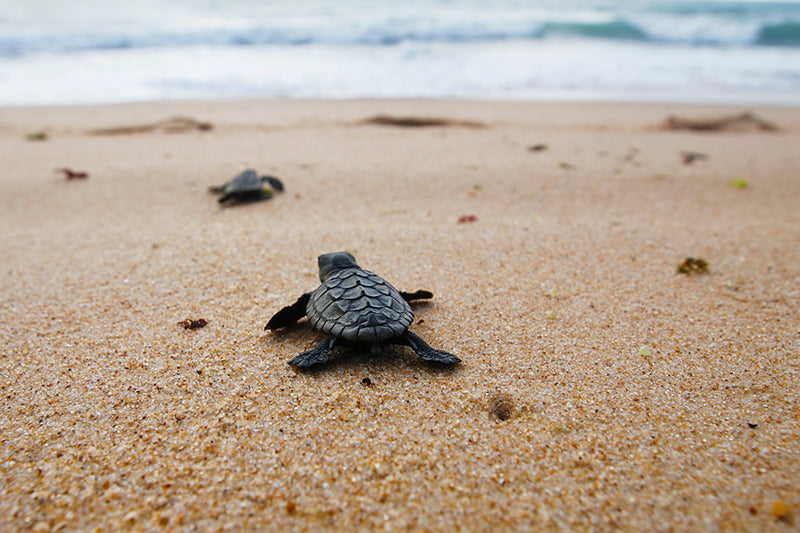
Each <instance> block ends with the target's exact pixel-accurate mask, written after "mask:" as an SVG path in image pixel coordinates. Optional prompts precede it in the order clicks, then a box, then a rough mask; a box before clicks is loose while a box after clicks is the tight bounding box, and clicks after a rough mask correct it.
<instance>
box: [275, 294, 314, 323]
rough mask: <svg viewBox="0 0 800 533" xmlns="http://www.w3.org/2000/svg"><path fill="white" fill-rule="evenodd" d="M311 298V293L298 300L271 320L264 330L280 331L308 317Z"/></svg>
mask: <svg viewBox="0 0 800 533" xmlns="http://www.w3.org/2000/svg"><path fill="white" fill-rule="evenodd" d="M309 298H311V293H310V292H307V293H305V294H304V295H302V296H301V297H300V298H298V299H297V301H296V302H295V303H293V304H292V305H287V306H286V307H284V308H283V309H281V310H280V311H278V312H277V313H275V314H274V315H272V318H270V319H269V322H267V325H266V326H264V329H279V328H285V327H286V326H288V325H289V324H294V323H295V322H297V321H298V320H300V319H301V318H303V317H304V316H306V305H307V304H308V299H309Z"/></svg>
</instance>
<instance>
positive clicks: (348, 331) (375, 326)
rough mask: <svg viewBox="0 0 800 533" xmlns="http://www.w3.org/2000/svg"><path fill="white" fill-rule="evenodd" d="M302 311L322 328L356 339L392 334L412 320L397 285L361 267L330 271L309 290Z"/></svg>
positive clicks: (377, 338) (373, 339)
mask: <svg viewBox="0 0 800 533" xmlns="http://www.w3.org/2000/svg"><path fill="white" fill-rule="evenodd" d="M306 315H308V318H309V320H310V321H311V324H312V325H313V326H314V327H315V328H317V329H319V330H321V331H322V332H324V333H327V334H329V335H333V336H335V337H341V338H343V339H347V340H350V341H359V342H381V341H384V340H386V339H390V338H392V337H396V336H398V335H401V334H402V333H403V332H405V331H406V330H407V329H408V326H410V325H411V322H412V321H413V320H414V314H413V313H412V312H411V307H410V306H409V305H408V303H406V301H405V300H403V297H402V296H400V293H399V292H397V289H395V288H394V287H392V286H391V285H389V283H388V282H386V280H384V279H383V278H381V277H380V276H378V275H376V274H373V273H372V272H369V271H368V270H363V269H361V268H344V269H341V270H337V271H336V272H334V273H333V274H331V275H330V277H328V278H327V279H326V280H325V281H324V282H322V285H320V286H319V287H318V288H317V289H316V290H315V291H314V292H313V293H312V294H311V298H309V300H308V305H307V306H306Z"/></svg>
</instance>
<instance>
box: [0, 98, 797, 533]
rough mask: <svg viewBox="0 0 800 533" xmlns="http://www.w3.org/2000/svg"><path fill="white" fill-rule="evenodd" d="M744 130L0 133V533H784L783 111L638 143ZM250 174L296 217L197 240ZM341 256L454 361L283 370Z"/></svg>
mask: <svg viewBox="0 0 800 533" xmlns="http://www.w3.org/2000/svg"><path fill="white" fill-rule="evenodd" d="M741 111H743V109H741V108H723V107H718V108H712V107H698V106H689V105H666V104H589V103H586V104H583V103H552V104H550V103H509V102H506V103H494V102H459V101H435V100H431V101H427V100H420V101H416V100H415V101H293V100H286V101H281V100H275V101H231V102H197V103H168V104H167V103H165V104H155V103H153V104H129V105H115V106H97V107H51V108H0V161H2V171H0V184H1V186H2V189H1V190H2V193H3V194H2V197H0V256H2V267H3V268H2V272H0V274H1V276H2V281H1V282H0V283H2V285H1V287H2V299H0V342H1V343H2V349H1V350H0V356H1V358H0V392H1V393H2V397H3V403H2V405H3V409H2V414H0V462H2V483H0V530H4V531H14V530H18V531H36V532H45V531H117V530H144V531H148V530H174V531H182V530H198V531H214V530H232V531H235V530H293V531H294V530H296V531H304V530H308V531H320V530H329V531H353V530H363V531H404V530H411V531H488V530H493V531H502V530H517V531H618V530H622V531H766V532H769V531H796V530H797V528H798V526H799V525H800V320H798V316H800V208H798V206H800V150H798V147H799V146H800V108H791V107H789V108H778V107H774V108H770V107H760V108H754V109H751V111H753V112H754V113H755V114H756V115H757V116H758V117H760V118H762V119H764V120H766V121H769V122H771V123H774V124H775V125H776V126H778V127H779V130H778V131H774V132H773V131H762V130H760V129H758V128H756V127H752V125H750V124H742V125H738V126H741V127H738V126H737V127H733V128H731V129H727V128H723V129H720V130H717V131H690V130H677V131H676V130H665V129H663V128H661V127H660V125H661V124H662V122H663V121H664V120H665V118H666V117H667V116H669V115H676V116H680V117H689V118H706V117H718V116H726V115H730V114H734V113H738V112H741ZM376 115H391V116H393V117H417V118H438V119H446V120H445V121H444V122H443V123H442V124H439V125H434V126H425V127H402V126H396V125H381V124H373V123H365V122H364V120H365V119H368V118H370V117H375V116H376ZM176 116H181V117H190V118H192V119H194V120H197V121H200V122H203V123H208V124H209V125H211V126H212V127H211V128H210V129H202V130H201V129H193V128H188V129H187V130H186V131H181V132H170V131H164V130H163V128H159V127H153V128H150V129H147V131H140V132H131V133H127V134H125V133H122V134H120V133H117V134H92V133H91V132H92V130H98V129H108V128H119V127H128V126H136V125H153V124H155V123H156V122H158V121H162V120H165V119H169V118H171V117H176ZM448 121H449V122H448ZM145 129H146V128H145ZM106 133H108V132H106ZM37 134H38V135H37ZM685 151H691V152H698V153H700V154H703V155H704V156H705V157H698V158H697V159H696V160H694V161H692V162H691V163H689V164H687V163H685V162H684V157H683V155H682V154H683V152H685ZM60 168H69V169H71V170H73V171H76V172H86V173H88V178H86V179H80V178H77V179H71V180H68V179H66V177H65V176H64V175H63V173H57V172H56V169H60ZM245 168H253V169H256V170H258V171H259V172H260V173H263V174H272V175H274V176H278V177H279V178H280V179H281V180H283V182H284V184H285V186H286V190H285V192H283V193H279V194H276V195H275V197H274V198H273V199H271V200H269V201H264V202H257V203H251V204H246V205H239V206H233V207H228V208H221V207H219V205H218V204H217V201H216V197H215V196H213V195H211V194H209V193H208V192H207V188H208V187H209V186H212V185H218V184H220V183H223V182H225V181H226V180H228V179H230V178H232V177H233V176H234V175H236V174H237V173H239V172H240V171H242V170H243V169H245ZM459 220H461V222H460V221H459ZM338 250H348V251H350V252H352V253H353V254H354V255H355V257H356V259H358V261H359V264H360V265H361V266H362V267H364V268H366V269H368V270H371V271H373V272H375V273H377V274H380V275H381V276H383V277H384V278H385V279H387V280H388V281H389V282H391V283H392V284H393V285H394V286H395V287H397V288H398V289H400V290H406V291H414V290H417V289H427V290H430V291H432V292H433V293H434V295H435V296H434V298H433V299H432V300H431V301H429V302H422V303H419V304H416V305H414V306H413V309H414V312H415V315H416V317H415V322H414V324H413V325H412V327H411V329H412V330H413V331H414V332H416V333H417V334H419V335H420V336H422V337H423V338H425V339H426V340H427V341H428V342H429V343H430V344H432V345H433V346H435V347H439V348H442V349H445V350H448V351H450V352H453V353H455V354H457V355H458V356H459V357H461V359H462V360H463V362H462V363H461V364H460V365H458V366H457V367H455V368H451V369H443V368H436V367H431V366H428V365H426V364H424V363H423V361H421V360H420V359H419V357H417V356H416V355H415V354H414V353H413V352H412V351H410V350H409V349H408V348H400V347H389V348H386V349H385V350H384V351H383V352H381V353H380V354H378V355H370V354H369V353H367V352H366V351H359V350H352V349H346V350H341V351H337V352H336V354H335V357H334V359H333V360H332V361H331V362H330V363H328V364H327V365H325V366H323V367H322V368H319V369H314V370H311V371H298V370H296V369H294V368H293V367H291V366H289V365H287V363H286V362H287V361H288V360H289V359H291V358H292V357H293V356H294V355H296V354H297V353H299V352H302V351H304V350H307V349H310V348H311V347H313V346H314V345H315V344H316V343H317V342H318V341H319V340H320V339H321V335H320V334H319V333H318V332H316V331H314V330H313V329H312V328H311V327H310V326H309V325H308V323H307V321H303V322H301V323H299V324H297V326H295V327H291V328H286V329H284V330H279V331H275V332H267V331H264V325H265V324H266V322H267V320H268V319H269V318H270V317H271V316H272V314H274V313H275V312H276V311H278V310H279V309H280V308H281V307H283V306H284V305H288V304H290V303H292V302H294V301H295V299H296V298H297V297H298V296H300V295H301V294H302V293H304V292H306V291H309V290H313V289H314V288H316V287H317V285H318V284H319V280H318V277H317V274H318V273H317V266H316V265H317V263H316V258H317V256H318V255H319V254H321V253H325V252H332V251H338ZM690 257H691V258H701V259H702V260H704V261H705V262H706V263H707V267H708V269H707V270H708V271H707V272H695V273H689V274H682V273H679V272H678V265H679V264H681V263H682V262H683V261H684V260H686V259H687V258H690ZM700 270H702V269H700ZM201 318H202V319H204V320H205V321H207V325H206V326H205V327H203V328H199V329H195V330H188V329H184V328H183V327H182V326H181V325H179V322H180V321H183V320H185V319H194V320H198V319H201Z"/></svg>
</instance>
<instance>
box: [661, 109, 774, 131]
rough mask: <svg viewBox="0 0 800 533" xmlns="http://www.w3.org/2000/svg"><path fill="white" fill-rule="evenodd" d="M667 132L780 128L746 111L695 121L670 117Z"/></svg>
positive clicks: (666, 123)
mask: <svg viewBox="0 0 800 533" xmlns="http://www.w3.org/2000/svg"><path fill="white" fill-rule="evenodd" d="M663 128H664V129H666V130H693V131H722V130H744V129H749V128H756V129H759V130H761V131H778V126H776V125H775V124H773V123H771V122H767V121H766V120H764V119H762V118H760V117H757V116H756V115H754V114H753V113H751V112H749V111H746V112H744V113H739V114H736V115H728V116H724V117H717V118H705V119H693V118H684V117H676V116H674V115H670V116H668V117H667V118H666V120H664V123H663Z"/></svg>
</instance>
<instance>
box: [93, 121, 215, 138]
mask: <svg viewBox="0 0 800 533" xmlns="http://www.w3.org/2000/svg"><path fill="white" fill-rule="evenodd" d="M213 128H214V126H213V124H211V123H210V122H200V121H198V120H195V119H193V118H189V117H172V118H168V119H165V120H159V121H158V122H153V123H150V124H138V125H133V126H117V127H114V128H100V129H96V130H90V131H89V135H130V134H132V133H149V132H153V131H161V132H164V133H184V132H187V131H208V130H211V129H213Z"/></svg>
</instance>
